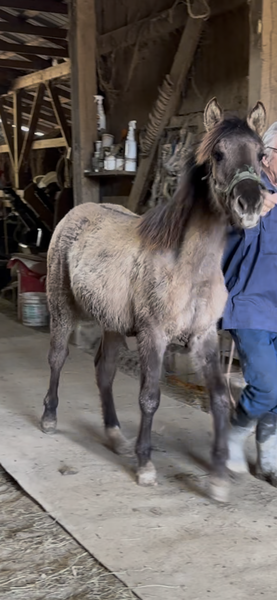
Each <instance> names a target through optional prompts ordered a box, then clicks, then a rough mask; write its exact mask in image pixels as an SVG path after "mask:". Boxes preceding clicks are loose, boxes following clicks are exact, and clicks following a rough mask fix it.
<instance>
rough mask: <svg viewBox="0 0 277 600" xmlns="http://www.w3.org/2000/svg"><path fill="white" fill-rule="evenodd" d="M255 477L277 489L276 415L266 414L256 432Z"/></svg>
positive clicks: (260, 420)
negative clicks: (256, 456) (256, 455)
mask: <svg viewBox="0 0 277 600" xmlns="http://www.w3.org/2000/svg"><path fill="white" fill-rule="evenodd" d="M256 444H257V453H258V458H257V469H256V471H257V475H258V476H259V477H261V478H262V479H265V480H266V481H269V482H270V483H271V484H272V485H274V487H277V414H275V413H272V412H268V413H266V414H265V415H264V416H263V417H261V418H260V419H259V422H258V425H257V430H256Z"/></svg>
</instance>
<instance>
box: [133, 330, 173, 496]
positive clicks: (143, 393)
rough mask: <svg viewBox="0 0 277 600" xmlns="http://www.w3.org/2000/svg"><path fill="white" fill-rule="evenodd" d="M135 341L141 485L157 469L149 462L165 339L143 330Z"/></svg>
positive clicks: (149, 482)
mask: <svg viewBox="0 0 277 600" xmlns="http://www.w3.org/2000/svg"><path fill="white" fill-rule="evenodd" d="M137 342H138V350H139V356H140V366H141V383H140V394H139V405H140V410H141V422H140V429H139V434H138V439H137V443H136V454H137V459H138V470H137V481H138V483H139V484H140V485H155V484H156V469H155V467H154V465H153V463H152V462H151V429H152V422H153V417H154V414H155V412H156V410H157V408H158V407H159V404H160V388H159V380H160V375H161V370H162V363H163V356H164V352H165V348H166V340H165V336H164V335H163V334H161V333H159V332H154V333H153V332H151V331H149V330H148V331H146V330H144V331H142V332H140V333H139V334H138V335H137Z"/></svg>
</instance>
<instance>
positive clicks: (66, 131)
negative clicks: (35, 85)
mask: <svg viewBox="0 0 277 600" xmlns="http://www.w3.org/2000/svg"><path fill="white" fill-rule="evenodd" d="M47 91H48V94H49V96H50V98H51V100H52V106H53V110H54V113H55V117H56V119H57V123H58V125H59V127H60V130H61V134H62V135H63V137H64V139H65V141H66V143H67V146H68V148H71V130H70V127H69V125H68V123H67V120H66V116H65V113H64V109H63V107H62V105H61V103H60V99H59V96H58V92H57V90H56V88H55V87H54V85H53V84H52V82H51V81H49V82H48V83H47Z"/></svg>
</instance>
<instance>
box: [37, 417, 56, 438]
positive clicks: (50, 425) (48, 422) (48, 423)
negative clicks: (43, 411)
mask: <svg viewBox="0 0 277 600" xmlns="http://www.w3.org/2000/svg"><path fill="white" fill-rule="evenodd" d="M40 427H41V430H42V431H43V433H48V434H51V433H55V432H56V428H57V419H45V418H43V417H42V419H41V422H40Z"/></svg>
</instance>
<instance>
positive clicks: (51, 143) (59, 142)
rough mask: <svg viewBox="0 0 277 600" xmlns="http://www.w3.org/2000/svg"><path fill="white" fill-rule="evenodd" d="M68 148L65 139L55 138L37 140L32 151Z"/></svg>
mask: <svg viewBox="0 0 277 600" xmlns="http://www.w3.org/2000/svg"><path fill="white" fill-rule="evenodd" d="M64 146H66V141H65V139H64V138H63V137H58V138H53V139H50V138H49V140H36V141H34V142H33V145H32V150H41V149H42V148H62V147H64Z"/></svg>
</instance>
